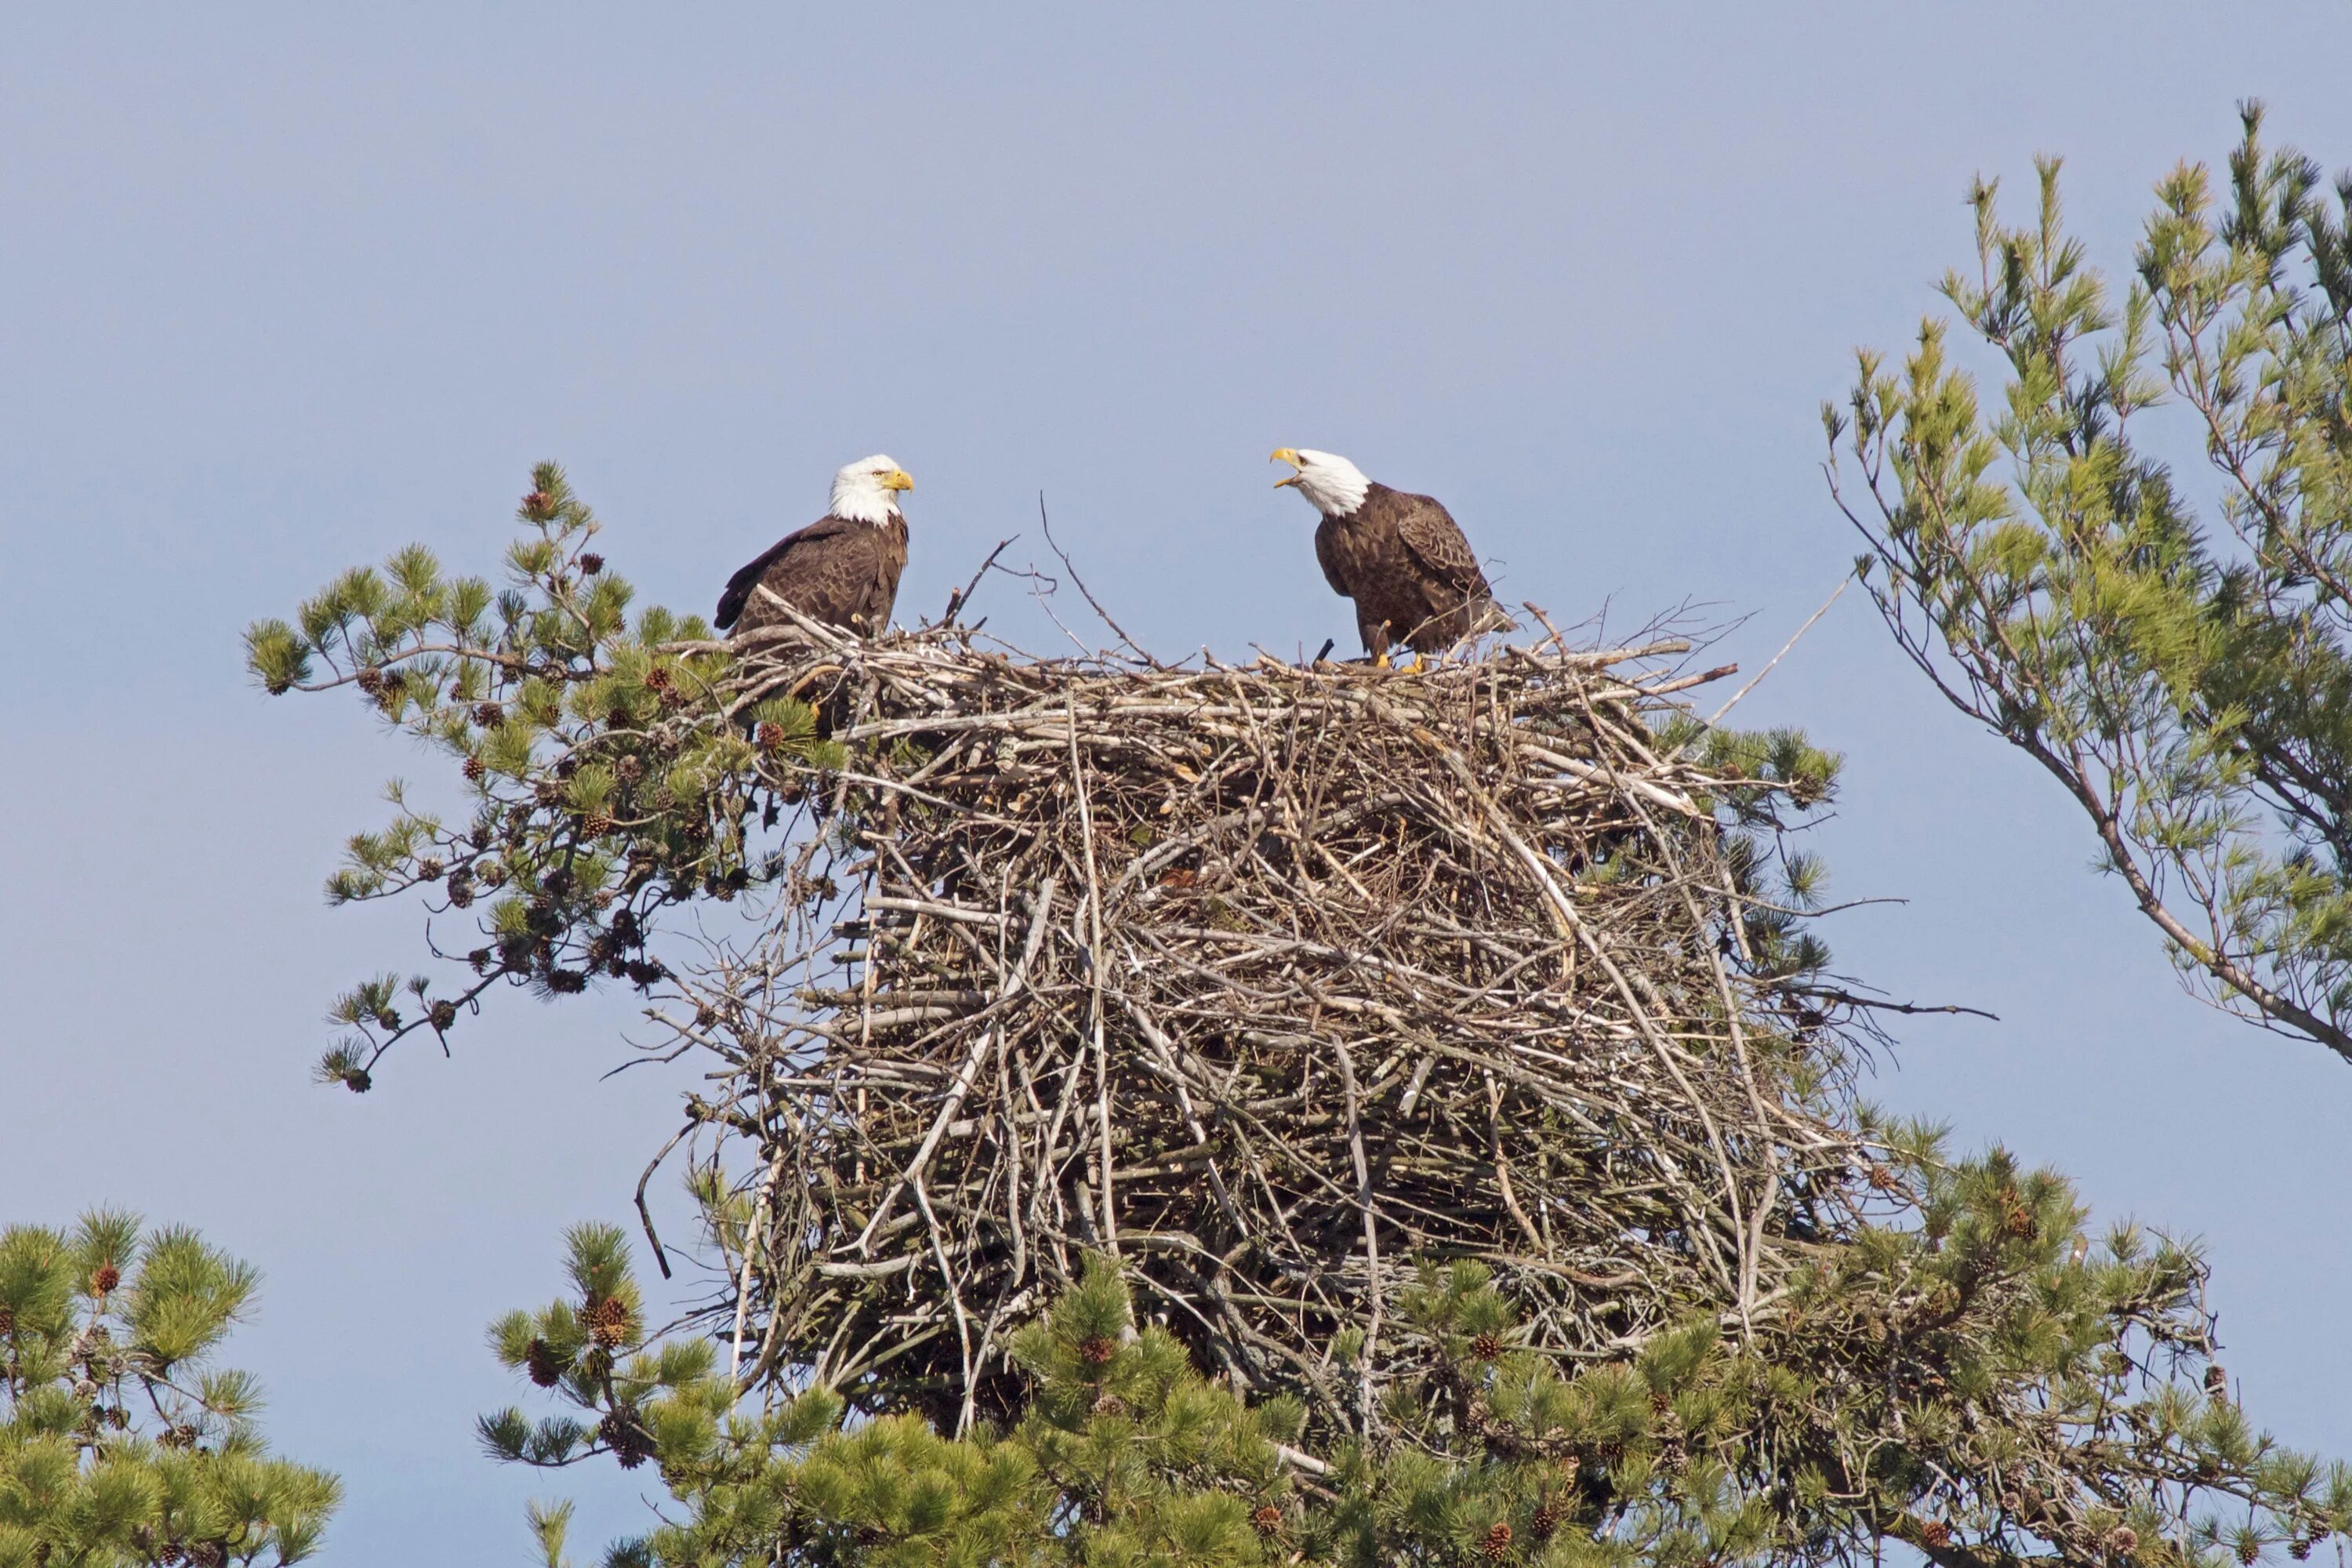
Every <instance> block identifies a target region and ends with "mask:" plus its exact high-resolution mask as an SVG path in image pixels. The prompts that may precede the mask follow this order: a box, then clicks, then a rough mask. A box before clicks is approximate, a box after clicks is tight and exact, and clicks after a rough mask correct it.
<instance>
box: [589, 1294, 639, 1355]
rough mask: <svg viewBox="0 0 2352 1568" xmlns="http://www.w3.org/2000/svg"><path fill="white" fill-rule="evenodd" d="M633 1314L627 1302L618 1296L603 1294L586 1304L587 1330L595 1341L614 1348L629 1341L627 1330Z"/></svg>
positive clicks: (631, 1322)
mask: <svg viewBox="0 0 2352 1568" xmlns="http://www.w3.org/2000/svg"><path fill="white" fill-rule="evenodd" d="M634 1322H635V1313H633V1312H631V1311H630V1310H629V1304H628V1303H627V1302H626V1301H624V1300H621V1299H620V1298H619V1297H618V1296H605V1297H602V1298H600V1299H598V1300H594V1301H591V1302H590V1303H589V1304H588V1331H589V1332H590V1333H591V1334H593V1335H594V1336H595V1339H596V1342H597V1343H598V1344H600V1345H606V1346H610V1347H613V1348H614V1349H617V1348H619V1347H620V1346H622V1345H625V1344H626V1343H627V1342H628V1341H629V1331H630V1328H631V1326H632V1325H633V1323H634Z"/></svg>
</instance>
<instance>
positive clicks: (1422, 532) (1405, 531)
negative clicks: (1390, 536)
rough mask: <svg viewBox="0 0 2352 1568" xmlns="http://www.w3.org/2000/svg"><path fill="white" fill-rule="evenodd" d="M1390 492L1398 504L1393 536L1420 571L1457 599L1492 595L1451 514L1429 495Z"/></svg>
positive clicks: (1467, 541) (1472, 598)
mask: <svg viewBox="0 0 2352 1568" xmlns="http://www.w3.org/2000/svg"><path fill="white" fill-rule="evenodd" d="M1394 494H1395V496H1396V499H1397V501H1398V502H1399V503H1400V504H1399V505H1398V506H1397V509H1396V531H1397V537H1398V538H1400V539H1402V540H1403V541H1404V543H1405V548H1406V549H1407V550H1409V551H1411V552H1412V558H1413V560H1414V561H1416V562H1418V563H1420V565H1421V568H1422V570H1423V571H1424V572H1426V573H1427V574H1429V575H1430V576H1431V577H1433V578H1434V579H1435V580H1436V581H1437V582H1439V583H1441V584H1444V586H1445V587H1446V588H1448V589H1450V590H1452V591H1453V594H1454V595H1455V597H1456V599H1457V602H1459V601H1468V600H1478V599H1489V598H1492V597H1494V590H1493V589H1492V588H1489V587H1488V586H1487V585H1486V573H1484V572H1483V571H1481V570H1479V567H1478V556H1477V553H1476V552H1475V551H1473V550H1472V549H1471V548H1470V541H1469V539H1468V538H1467V537H1466V536H1465V534H1464V533H1463V531H1462V525H1461V524H1459V523H1457V522H1455V521H1454V514H1453V513H1451V512H1449V511H1447V510H1445V508H1444V506H1443V505H1441V504H1440V503H1439V502H1438V501H1437V500H1436V499H1435V498H1433V497H1431V496H1417V495H1409V494H1407V493H1405V492H1404V491H1402V490H1399V491H1396V492H1394Z"/></svg>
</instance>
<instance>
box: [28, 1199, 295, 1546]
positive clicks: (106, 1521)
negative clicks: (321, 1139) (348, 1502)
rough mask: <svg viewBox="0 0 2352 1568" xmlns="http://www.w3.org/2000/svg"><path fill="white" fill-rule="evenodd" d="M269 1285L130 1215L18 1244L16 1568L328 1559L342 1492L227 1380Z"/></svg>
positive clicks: (232, 1377) (40, 1232) (251, 1397)
mask: <svg viewBox="0 0 2352 1568" xmlns="http://www.w3.org/2000/svg"><path fill="white" fill-rule="evenodd" d="M256 1284H257V1276H256V1274H255V1273H254V1271H253V1269H252V1268H250V1267H249V1266H247V1265H246V1264H243V1263H239V1262H237V1261H236V1259H234V1258H229V1257H228V1256H226V1254H224V1253H222V1252H220V1251H218V1250H217V1249H215V1248H214V1247H207V1246H206V1245H205V1243H204V1242H203V1241H202V1240H201V1239H200V1238H198V1237H197V1236H196V1235H195V1234H194V1232H193V1231H188V1230H182V1229H163V1230H155V1231H151V1232H149V1233H147V1234H146V1235H145V1236H143V1237H142V1235H141V1234H140V1225H139V1221H138V1220H137V1219H136V1218H135V1217H133V1216H131V1215H126V1214H121V1213H115V1212H110V1211H98V1212H93V1213H91V1214H89V1215H84V1216H83V1217H82V1219H81V1221H80V1222H79V1224H78V1225H77V1226H75V1227H74V1228H73V1230H72V1231H71V1232H61V1231H57V1230H51V1229H47V1228H45V1227H42V1226H10V1227H9V1228H7V1229H6V1230H5V1231H0V1568H32V1565H34V1564H40V1563H92V1564H97V1563H154V1564H171V1563H194V1564H213V1565H218V1564H222V1563H295V1562H299V1561H300V1560H301V1559H303V1558H305V1557H308V1556H309V1555H310V1554H311V1552H314V1551H315V1550H316V1549H317V1547H318V1545H319V1542H320V1537H321V1535H322V1533H323V1532H324V1531H325V1529H326V1525H327V1521H328V1520H329V1518H330V1517H331V1515H332V1514H333V1512H334V1510H335V1507H336V1504H337V1502H338V1501H339V1500H340V1499H341V1487H340V1485H339V1484H338V1483H337V1481H336V1480H335V1479H334V1478H333V1477H332V1476H331V1475H328V1474H327V1473H326V1472H324V1471H322V1470H315V1469H310V1468H306V1467H304V1466H301V1465H297V1464H294V1463H292V1462H290V1461H289V1460H285V1459H279V1458H272V1457H271V1456H270V1455H269V1453H268V1449H267V1448H266V1447H264V1445H263V1443H262V1440H261V1435H260V1431H259V1429H258V1427H257V1426H256V1425H255V1421H254V1416H255V1414H256V1412H257V1410H258V1409H259V1408H260V1405H261V1391H260V1388H259V1387H258V1385H257V1384H255V1382H254V1380H253V1379H252V1378H251V1377H250V1376H248V1375H247V1374H246V1373H240V1372H232V1371H227V1370H225V1369H222V1368H218V1367H215V1366H213V1365H211V1364H209V1363H210V1362H211V1358H212V1352H214V1351H215V1349H216V1348H217V1347H218V1346H219V1344H220V1342H222V1341H223V1340H224V1339H225V1338H226V1336H227V1333H228V1331H229V1329H230V1327H231V1326H232V1325H233V1324H234V1323H235V1322H236V1320H237V1319H238V1318H239V1317H241V1316H242V1315H243V1313H244V1311H245V1309H246V1306H247V1301H248V1300H249V1299H250V1298H251V1296H252V1294H253V1290H254V1288H255V1286H256Z"/></svg>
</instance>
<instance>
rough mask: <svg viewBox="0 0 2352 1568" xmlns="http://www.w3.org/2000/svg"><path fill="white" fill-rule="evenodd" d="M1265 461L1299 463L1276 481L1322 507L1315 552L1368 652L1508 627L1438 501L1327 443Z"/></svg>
mask: <svg viewBox="0 0 2352 1568" xmlns="http://www.w3.org/2000/svg"><path fill="white" fill-rule="evenodd" d="M1267 460H1268V461H1269V462H1283V463H1288V464H1289V465H1290V466H1291V467H1292V468H1296V469H1297V470H1298V471H1297V473H1295V474H1292V475H1291V476H1290V477H1289V478H1288V479H1277V480H1276V481H1275V487H1274V488H1275V489H1282V488H1283V487H1284V486H1285V485H1297V487H1298V493H1299V494H1300V495H1303V496H1305V497H1306V498H1307V500H1310V501H1312V502H1314V503H1315V510H1317V511H1319V512H1321V513H1322V514H1323V521H1322V523H1321V525H1320V526H1319V527H1318V528H1317V529H1316V530H1315V559H1316V560H1318V561H1319V562H1320V563H1322V565H1323V575H1324V578H1325V579H1326V580H1327V581H1328V582H1329V583H1330V584H1331V587H1332V589H1333V591H1334V592H1336V593H1338V594H1339V595H1341V596H1342V597H1343V598H1349V599H1353V600H1354V601H1355V602H1356V630H1357V631H1358V632H1360V634H1362V636H1363V639H1364V651H1365V652H1366V653H1368V654H1370V655H1371V656H1372V657H1373V658H1375V659H1376V660H1378V661H1379V662H1381V664H1386V663H1387V662H1388V658H1389V647H1390V646H1391V644H1394V643H1402V644H1404V645H1405V646H1406V647H1409V648H1412V650H1413V651H1414V652H1415V653H1425V654H1433V653H1443V652H1444V651H1445V650H1446V649H1447V648H1450V647H1453V646H1454V644H1455V643H1458V642H1460V641H1461V640H1462V639H1463V638H1465V637H1474V636H1475V635H1477V634H1478V633H1480V632H1484V631H1498V630H1504V629H1507V628H1508V627H1509V626H1510V625H1511V618H1510V617H1509V616H1507V615H1505V614H1504V613H1503V609H1502V606H1501V605H1497V604H1496V603H1495V595H1494V591H1493V590H1492V589H1490V588H1488V587H1487V586H1486V574H1485V573H1484V572H1481V571H1480V570H1479V569H1478V557H1477V556H1476V555H1475V554H1473V553H1472V552H1471V550H1470V542H1469V541H1468V540H1467V539H1465V538H1464V537H1462V530H1461V529H1460V528H1459V527H1458V526H1456V525H1455V523H1454V519H1453V518H1452V517H1451V516H1450V515H1448V513H1447V512H1446V510H1445V509H1444V507H1442V506H1440V505H1438V504H1437V502H1435V501H1434V500H1431V499H1430V498H1429V497H1427V496H1416V495H1407V494H1406V493H1405V492H1404V491H1402V490H1392V489H1389V487H1388V486H1386V485H1381V484H1374V483H1373V482H1372V481H1371V480H1370V479H1366V478H1364V474H1363V470H1362V469H1360V468H1357V467H1356V465H1355V464H1353V463H1351V462H1349V461H1348V459H1347V458H1339V457H1334V456H1333V455H1332V454H1331V453H1329V452H1314V451H1308V450H1307V449H1306V448H1304V447H1296V448H1294V447H1282V448H1280V449H1279V450H1277V451H1276V453H1275V454H1274V456H1273V457H1272V458H1268V459H1267Z"/></svg>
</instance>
